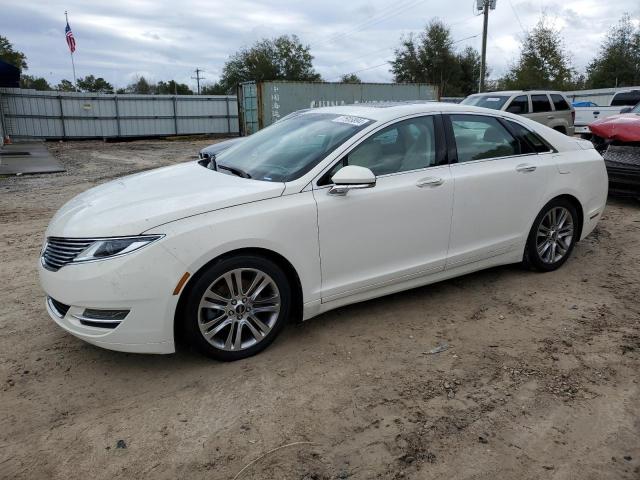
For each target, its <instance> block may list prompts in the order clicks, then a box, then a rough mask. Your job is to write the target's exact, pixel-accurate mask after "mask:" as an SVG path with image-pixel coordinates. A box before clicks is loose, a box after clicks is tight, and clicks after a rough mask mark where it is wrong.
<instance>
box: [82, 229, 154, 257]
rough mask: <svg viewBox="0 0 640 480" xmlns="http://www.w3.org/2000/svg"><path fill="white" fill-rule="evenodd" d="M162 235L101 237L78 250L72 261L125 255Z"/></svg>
mask: <svg viewBox="0 0 640 480" xmlns="http://www.w3.org/2000/svg"><path fill="white" fill-rule="evenodd" d="M163 236H164V235H141V236H136V237H114V238H101V239H99V240H96V241H95V242H93V243H92V244H91V245H89V246H88V247H87V248H85V249H84V250H83V251H82V252H80V253H79V254H78V256H77V257H75V258H74V259H73V262H88V261H91V260H103V259H106V258H111V257H116V256H118V255H125V254H127V253H131V252H133V251H135V250H139V249H141V248H142V247H144V246H146V245H149V244H150V243H153V242H155V241H156V240H159V239H160V238H162V237H163Z"/></svg>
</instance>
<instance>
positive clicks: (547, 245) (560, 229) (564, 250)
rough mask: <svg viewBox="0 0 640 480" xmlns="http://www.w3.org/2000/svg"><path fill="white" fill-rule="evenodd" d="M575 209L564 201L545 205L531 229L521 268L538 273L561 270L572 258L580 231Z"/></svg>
mask: <svg viewBox="0 0 640 480" xmlns="http://www.w3.org/2000/svg"><path fill="white" fill-rule="evenodd" d="M578 219H579V217H578V212H577V211H576V208H575V207H574V206H573V205H572V204H571V202H569V201H568V200H565V199H563V198H557V199H554V200H551V201H550V202H549V203H547V204H546V205H545V206H544V207H543V208H542V210H541V211H540V213H539V214H538V216H537V217H536V219H535V221H534V222H533V226H532V227H531V231H530V232H529V236H528V237H527V244H526V246H525V250H524V257H523V264H524V265H525V266H526V267H528V268H531V269H533V270H537V271H540V272H551V271H553V270H557V269H558V268H560V267H561V266H562V265H563V264H564V263H565V262H566V261H567V259H568V258H569V257H570V256H571V252H572V251H573V247H574V245H575V243H576V241H577V236H576V235H577V234H578V232H579V231H580V228H579V225H578Z"/></svg>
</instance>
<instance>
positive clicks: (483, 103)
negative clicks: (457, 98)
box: [461, 95, 511, 110]
mask: <svg viewBox="0 0 640 480" xmlns="http://www.w3.org/2000/svg"><path fill="white" fill-rule="evenodd" d="M510 98H511V97H510V96H509V95H471V96H469V97H467V98H465V99H464V100H463V101H462V102H461V103H462V104H463V105H473V106H474V107H484V108H493V109H494V110H500V109H501V108H502V106H503V105H504V104H505V103H507V100H509V99H510Z"/></svg>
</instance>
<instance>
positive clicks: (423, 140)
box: [331, 116, 436, 176]
mask: <svg viewBox="0 0 640 480" xmlns="http://www.w3.org/2000/svg"><path fill="white" fill-rule="evenodd" d="M435 140H436V135H435V125H434V121H433V116H427V117H418V118H412V119H409V120H403V121H402V122H398V123H396V124H394V125H391V126H389V127H387V128H385V129H383V130H381V131H379V132H378V133H374V134H373V135H372V136H370V137H369V138H368V139H366V140H365V141H364V142H362V143H361V144H360V145H358V146H357V147H356V148H355V149H354V150H352V151H351V152H350V153H349V155H348V156H347V157H345V158H344V159H343V161H342V164H341V165H340V166H339V167H338V168H337V169H336V167H335V166H334V167H333V168H332V169H331V171H332V172H333V170H334V169H336V170H335V172H337V171H338V170H339V169H340V168H341V167H342V166H343V165H358V166H360V167H366V168H369V169H370V170H371V171H372V172H373V173H374V175H376V176H379V175H386V174H388V173H398V172H407V171H409V170H417V169H420V168H426V167H430V166H432V165H435V164H436V142H435ZM335 172H333V173H334V174H335Z"/></svg>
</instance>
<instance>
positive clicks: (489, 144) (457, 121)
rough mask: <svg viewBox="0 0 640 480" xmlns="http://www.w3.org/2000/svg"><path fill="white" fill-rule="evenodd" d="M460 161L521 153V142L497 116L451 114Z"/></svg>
mask: <svg viewBox="0 0 640 480" xmlns="http://www.w3.org/2000/svg"><path fill="white" fill-rule="evenodd" d="M450 118H451V125H452V127H453V136H454V138H455V141H456V149H457V151H458V162H471V161H473V160H483V159H487V158H497V157H507V156H509V155H518V154H520V145H519V142H518V141H517V140H516V139H515V138H514V137H513V135H511V134H510V133H509V131H508V130H507V129H506V128H505V127H503V126H502V124H501V123H500V122H499V121H498V119H497V118H495V117H485V116H481V115H451V116H450Z"/></svg>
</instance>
